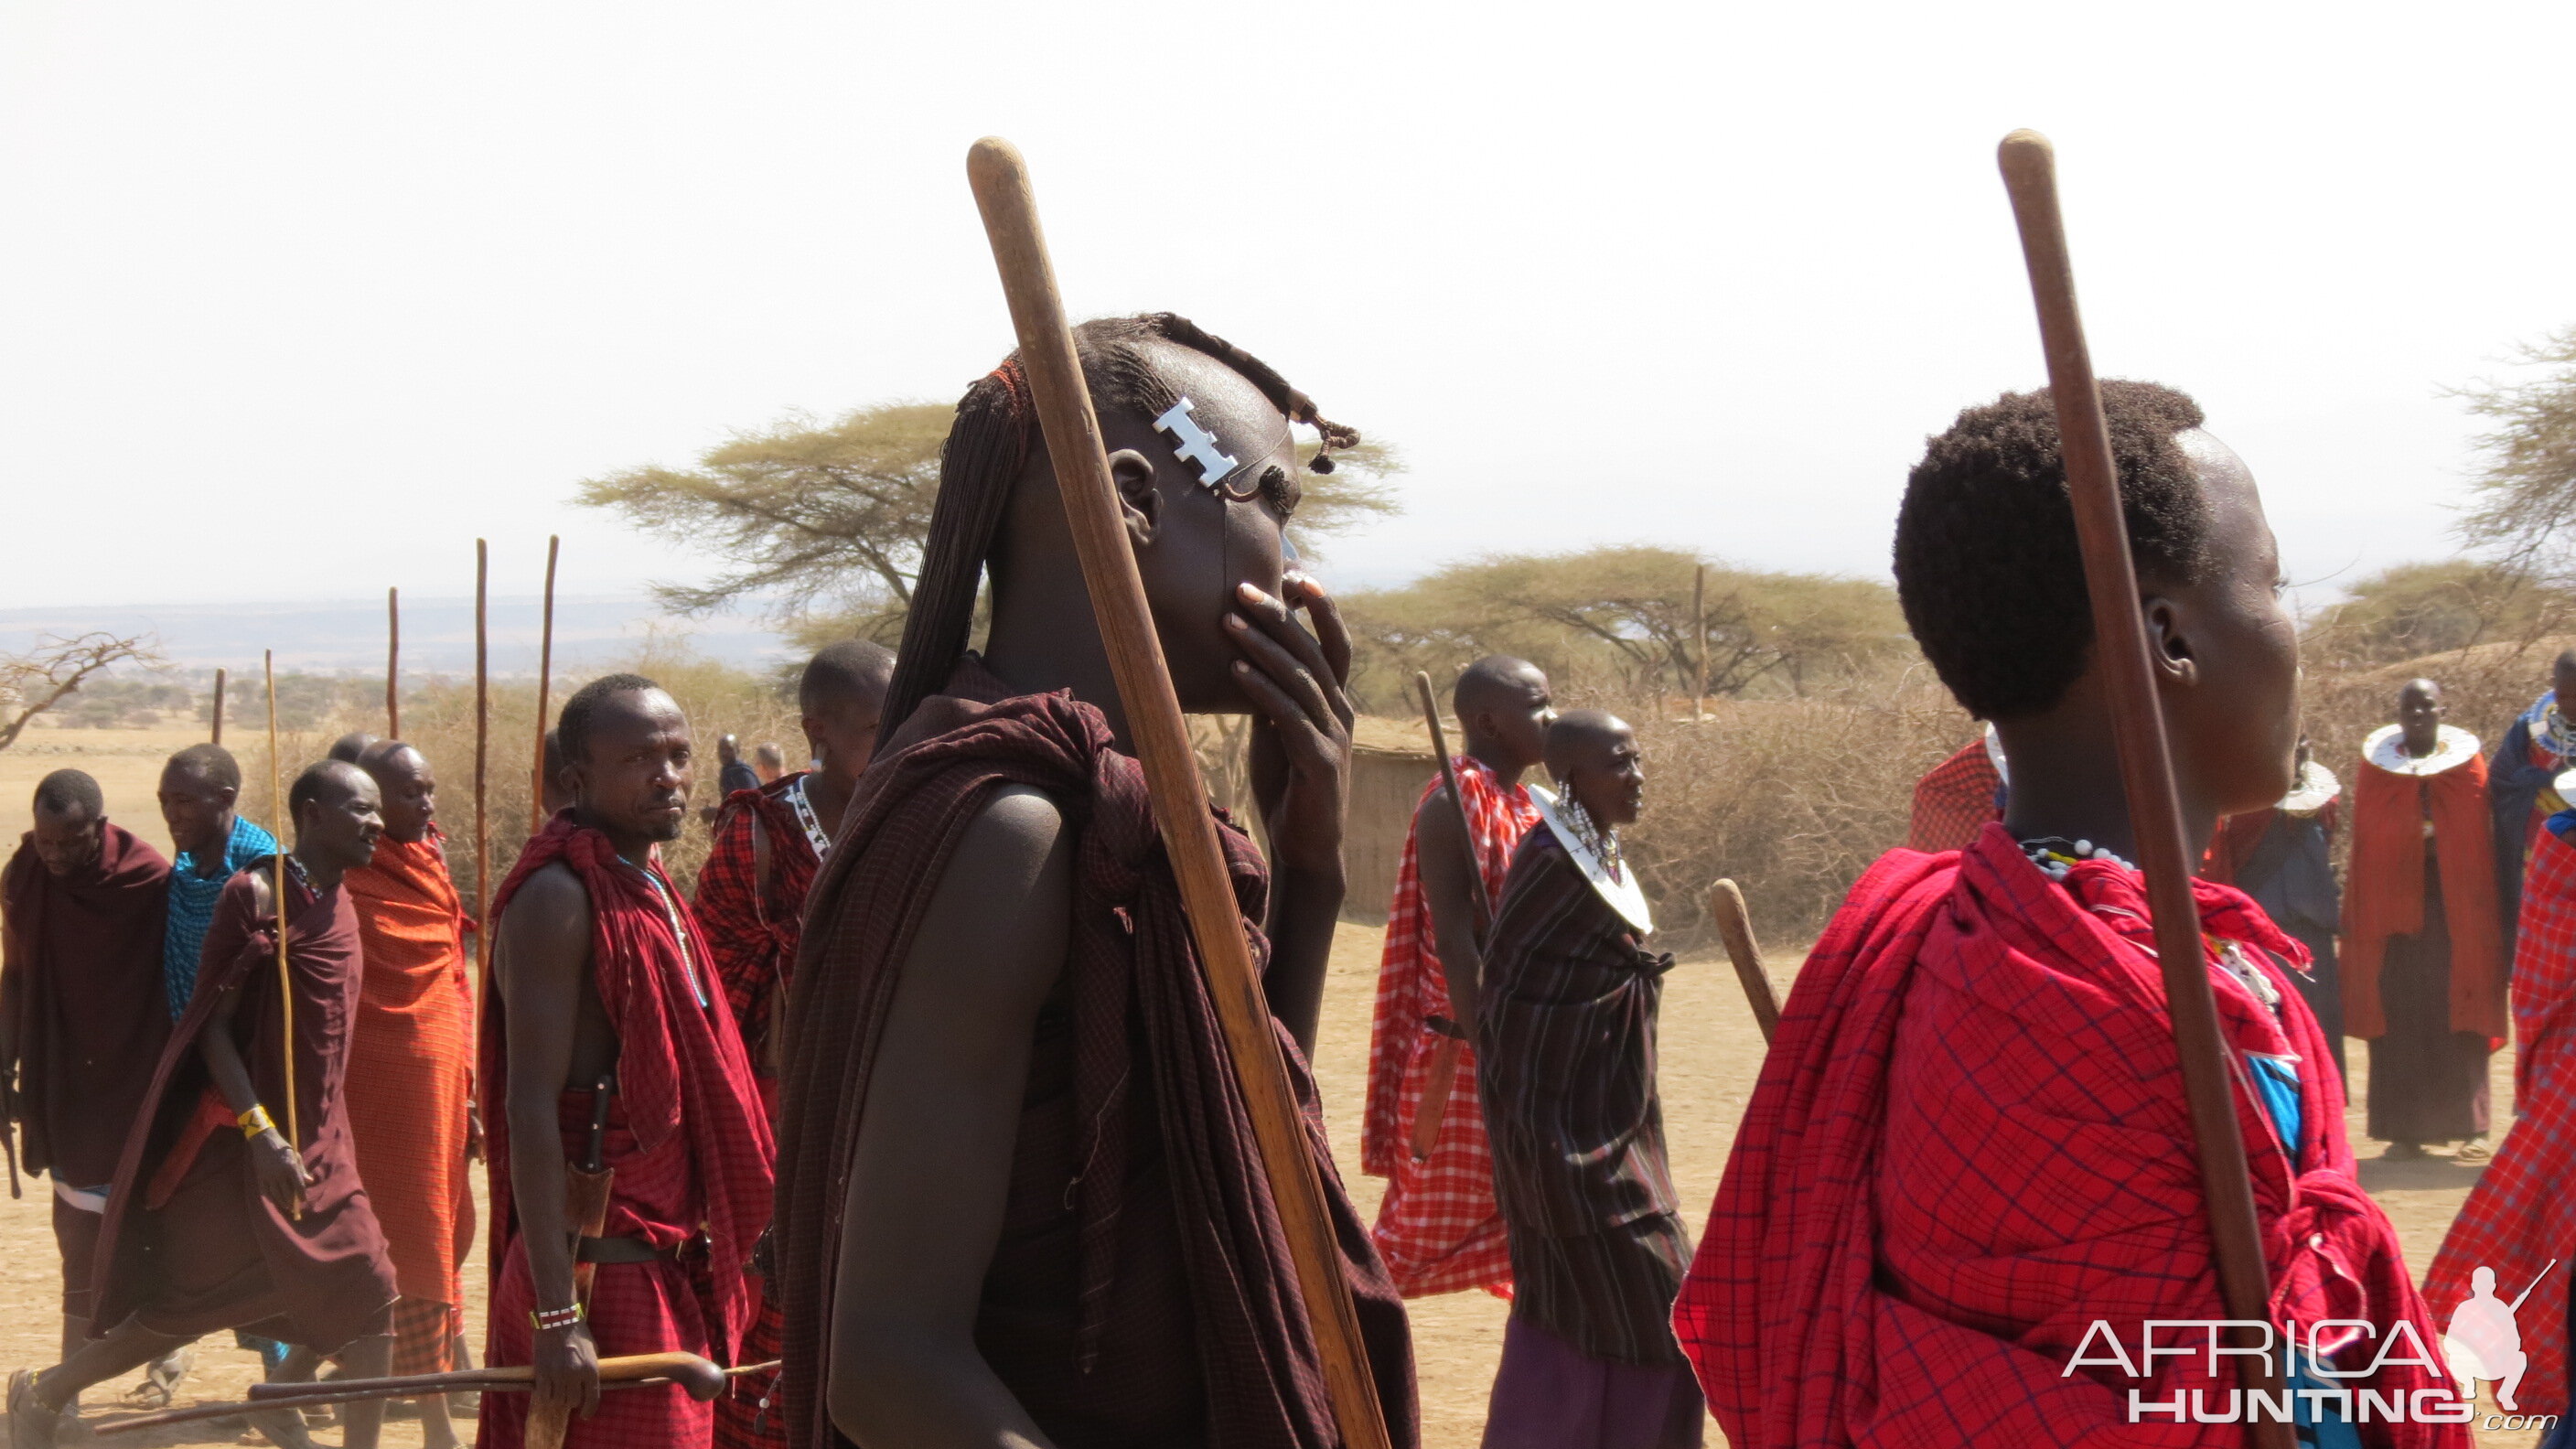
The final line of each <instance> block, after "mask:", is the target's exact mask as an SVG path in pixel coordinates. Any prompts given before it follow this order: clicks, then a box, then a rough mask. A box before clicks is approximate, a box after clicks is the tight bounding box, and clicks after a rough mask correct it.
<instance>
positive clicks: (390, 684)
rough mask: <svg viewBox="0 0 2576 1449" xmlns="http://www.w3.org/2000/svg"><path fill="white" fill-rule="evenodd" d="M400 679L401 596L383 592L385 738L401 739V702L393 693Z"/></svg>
mask: <svg viewBox="0 0 2576 1449" xmlns="http://www.w3.org/2000/svg"><path fill="white" fill-rule="evenodd" d="M401 678H402V595H401V592H400V591H399V590H396V589H387V590H385V738H386V739H389V740H398V739H401V738H402V701H401V698H400V697H399V696H398V695H396V694H395V692H394V684H395V681H397V680H399V679H401Z"/></svg>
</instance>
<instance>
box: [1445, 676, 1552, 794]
mask: <svg viewBox="0 0 2576 1449" xmlns="http://www.w3.org/2000/svg"><path fill="white" fill-rule="evenodd" d="M1449 707H1450V708H1451V709H1452V710H1454V711H1455V712H1456V713H1457V715H1458V728H1459V731H1460V732H1461V733H1463V734H1464V735H1465V736H1466V739H1465V740H1464V741H1463V743H1464V744H1465V745H1466V748H1467V753H1468V754H1471V755H1473V756H1475V757H1476V758H1477V759H1480V760H1482V761H1484V762H1485V764H1486V765H1487V766H1489V767H1491V768H1492V770H1493V771H1494V774H1495V776H1496V778H1498V779H1499V780H1501V782H1502V783H1503V784H1504V785H1505V786H1506V787H1509V786H1511V785H1513V784H1516V783H1517V782H1518V781H1519V779H1520V776H1521V772H1522V771H1524V770H1527V769H1529V768H1530V767H1531V766H1533V765H1536V764H1537V763H1538V762H1539V760H1540V757H1541V756H1542V755H1544V754H1545V752H1546V750H1547V727H1548V724H1549V722H1550V721H1552V720H1554V719H1555V718H1556V701H1555V699H1554V697H1553V696H1551V695H1550V694H1549V693H1548V688H1547V676H1546V675H1544V674H1542V673H1540V672H1539V668H1538V666H1537V665H1535V664H1532V663H1530V662H1529V661H1528V660H1526V659H1514V658H1513V657H1512V656H1510V655H1508V654H1488V655H1486V656H1485V657H1484V658H1482V659H1479V660H1477V661H1476V662H1475V663H1473V664H1470V665H1468V666H1467V667H1466V668H1465V669H1464V670H1462V671H1460V673H1459V675H1458V682H1457V684H1456V685H1454V686H1453V687H1452V688H1451V689H1450V691H1449Z"/></svg>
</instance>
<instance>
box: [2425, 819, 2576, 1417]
mask: <svg viewBox="0 0 2576 1449" xmlns="http://www.w3.org/2000/svg"><path fill="white" fill-rule="evenodd" d="M2531 851H2532V853H2531V865H2530V874H2529V875H2527V876H2525V877H2524V879H2523V883H2522V929H2521V933H2520V935H2519V937H2518V938H2517V940H2516V941H2515V944H2514V953H2513V1033H2514V1040H2515V1047H2514V1050H2515V1052H2516V1054H2517V1055H2516V1058H2515V1061H2514V1066H2513V1106H2514V1122H2513V1130H2512V1131H2510V1132H2508V1133H2506V1134H2505V1139H2504V1147H2503V1149H2502V1150H2501V1151H2499V1152H2497V1153H2496V1156H2495V1161H2493V1162H2491V1163H2489V1164H2487V1169H2486V1171H2484V1172H2482V1173H2480V1174H2479V1175H2478V1185H2477V1187H2476V1188H2475V1189H2474V1190H2472V1191H2471V1192H2470V1193H2469V1200H2468V1202H2467V1203H2466V1204H2464V1205H2463V1206H2462V1207H2461V1208H2460V1215H2459V1217H2458V1218H2457V1219H2455V1220H2453V1222H2452V1223H2451V1231H2450V1233H2449V1235H2448V1236H2446V1237H2444V1238H2443V1239H2442V1251H2441V1252H2439V1253H2437V1254H2435V1255H2434V1257H2433V1270H2432V1271H2431V1272H2430V1273H2427V1274H2425V1275H2424V1300H2425V1301H2426V1302H2427V1303H2429V1304H2431V1305H2432V1307H2433V1312H2434V1314H2435V1316H2436V1318H2437V1320H2438V1321H2440V1322H2441V1323H2442V1324H2443V1325H2444V1326H2445V1327H2448V1326H2449V1323H2450V1316H2451V1315H2452V1314H2453V1313H2455V1312H2457V1311H2458V1310H2459V1307H2460V1305H2461V1304H2462V1303H2464V1302H2466V1301H2468V1298H2469V1287H2470V1285H2469V1276H2470V1275H2471V1274H2472V1273H2474V1272H2476V1271H2477V1270H2478V1269H2480V1268H2493V1269H2494V1270H2495V1275H2496V1284H2495V1295H2496V1296H2497V1297H2498V1298H2501V1299H2503V1300H2504V1301H2505V1302H2507V1303H2511V1302H2512V1301H2513V1300H2514V1299H2515V1298H2516V1297H2518V1296H2519V1295H2520V1294H2521V1293H2522V1292H2523V1290H2524V1289H2527V1288H2528V1289H2532V1290H2533V1291H2532V1294H2531V1297H2530V1298H2529V1299H2528V1300H2526V1301H2525V1302H2524V1303H2523V1305H2522V1308H2521V1310H2520V1311H2518V1312H2516V1313H2515V1314H2514V1315H2513V1317H2514V1323H2515V1326H2516V1327H2518V1328H2520V1329H2521V1331H2522V1351H2523V1352H2524V1353H2525V1354H2527V1355H2529V1356H2530V1359H2531V1364H2530V1367H2529V1369H2528V1370H2527V1371H2526V1372H2525V1373H2524V1375H2523V1379H2522V1385H2521V1387H2520V1388H2519V1389H2518V1390H2517V1391H2516V1392H2515V1395H2514V1409H2515V1411H2516V1412H2518V1413H2524V1414H2561V1415H2563V1414H2565V1413H2566V1412H2567V1408H2568V1404H2567V1274H2568V1271H2569V1269H2570V1268H2571V1267H2576V1199H2571V1198H2570V1197H2569V1196H2568V1193H2567V1184H2566V1166H2567V1162H2568V1159H2569V1155H2570V1154H2571V1153H2576V845H2570V844H2569V843H2568V842H2567V841H2566V840H2565V839H2564V838H2562V837H2561V836H2559V834H2558V833H2557V832H2556V831H2554V830H2543V831H2542V832H2541V833H2540V839H2539V840H2538V841H2537V842H2536V843H2534V844H2533V846H2532V848H2531ZM2553 1258H2555V1259H2557V1260H2558V1263H2557V1266H2556V1267H2554V1268H2552V1267H2550V1266H2549V1264H2550V1260H2551V1259H2553ZM2535 1285H2537V1286H2536V1287H2535Z"/></svg>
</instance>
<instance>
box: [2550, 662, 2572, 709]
mask: <svg viewBox="0 0 2576 1449" xmlns="http://www.w3.org/2000/svg"><path fill="white" fill-rule="evenodd" d="M2549 687H2550V688H2551V689H2553V690H2556V691H2557V692H2558V708H2559V710H2560V711H2561V712H2562V713H2566V714H2569V715H2576V649H2561V650H2559V651H2558V659H2557V662H2556V663H2553V664H2551V665H2550V666H2549Z"/></svg>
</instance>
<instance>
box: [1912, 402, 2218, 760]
mask: <svg viewBox="0 0 2576 1449" xmlns="http://www.w3.org/2000/svg"><path fill="white" fill-rule="evenodd" d="M2102 410H2103V412H2104V413H2105V414H2106V415H2107V416H2108V418H2109V420H2110V425H2111V457H2112V461H2113V463H2114V464H2115V465H2116V466H2117V467H2118V470H2119V475H2120V505H2121V506H2120V511H2121V513H2122V514H2123V515H2124V516H2125V517H2126V518H2127V520H2128V526H2129V556H2130V558H2131V560H2132V561H2133V562H2134V563H2135V564H2136V566H2137V570H2138V573H2139V575H2140V576H2141V577H2144V578H2150V579H2153V580H2155V581H2157V582H2161V583H2170V584H2191V583H2196V582H2198V581H2199V580H2200V578H2201V576H2202V575H2203V573H2204V572H2205V571H2206V570H2207V569H2208V566H2209V501H2208V499H2206V498H2205V497H2203V496H2202V494H2201V489H2200V476H2199V475H2198V474H2197V473H2195V472H2194V471H2193V470H2192V466H2191V460H2190V459H2189V458H2186V457H2184V456H2183V451H2182V449H2181V447H2180V446H2178V445H2177V444H2176V443H2175V442H2174V434H2176V433H2179V432H2182V431H2183V430H2185V429H2187V428H2196V427H2199V426H2200V424H2201V412H2200V405H2199V404H2198V403H2195V402H2193V401H2192V400H2191V399H2190V398H2188V397H2186V396H2184V395H2183V394H2182V393H2179V392H2176V391H2175V390H2174V389H2172V388H2169V387H2165V386H2162V385H2160V384H2157V383H2152V382H2125V381H2118V380H2109V381H2105V382H2104V383H2103V384H2102ZM1896 596H1897V600H1898V602H1900V603H1901V604H1903V605H1904V608H1905V623H1906V626H1907V627H1908V628H1910V629H1912V630H1913V631H1914V642H1915V643H1916V644H1918V645H1920V646H1921V647H1922V649H1923V657H1924V658H1926V659H1928V660H1930V661H1931V662H1932V668H1933V670H1934V672H1936V673H1938V674H1939V675H1940V676H1941V682H1942V683H1943V684H1946V685H1948V686H1949V687H1950V693H1952V694H1953V695H1955V696H1957V697H1958V700H1959V703H1960V705H1961V706H1963V707H1964V708H1966V710H1967V711H1968V713H1970V714H1972V715H1975V716H1976V717H1977V718H1979V719H2017V718H2022V717H2026V716H2029V715H2034V714H2038V713H2041V712H2043V711H2045V710H2048V709H2051V708H2054V707H2055V706H2056V704H2057V702H2058V701H2059V700H2060V699H2063V698H2065V696H2066V691H2067V690H2068V689H2070V688H2072V687H2073V686H2074V684H2075V681H2076V680H2078V679H2080V678H2082V677H2083V674H2084V669H2085V665H2086V657H2087V655H2088V654H2089V653H2090V652H2091V650H2092V647H2093V610H2092V607H2091V605H2090V604H2089V603H2088V602H2087V600H2086V596H2085V592H2084V557H2083V554H2082V553H2081V552H2080V551H2079V550H2078V549H2077V548H2076V544H2075V511H2074V508H2073V506H2072V505H2071V504H2069V503H2068V501H2067V495H2066V463H2065V460H2064V458H2063V457H2061V456H2060V454H2059V452H2058V447H2057V409H2056V405H2055V403H2053V402H2052V401H2051V400H2050V398H2049V394H2048V392H2047V390H2046V389H2042V390H2040V391H2038V392H2008V393H2005V394H2004V395H2003V396H2002V397H2000V398H1997V399H1995V400H1994V401H1993V402H1991V403H1988V404H1986V405H1985V406H1983V407H1973V408H1968V409H1966V410H1965V411H1963V412H1961V413H1960V414H1959V419H1958V421H1957V422H1954V423H1952V424H1951V425H1950V430H1949V431H1948V432H1945V433H1943V434H1941V435H1940V436H1939V437H1936V438H1934V439H1932V440H1931V442H1930V443H1929V444H1928V445H1927V446H1926V447H1925V448H1924V450H1923V461H1922V462H1920V463H1917V464H1915V465H1914V471H1913V473H1912V474H1910V475H1909V476H1908V477H1907V478H1906V480H1905V502H1904V504H1903V505H1902V506H1901V507H1900V508H1899V509H1898V510H1897V514H1896Z"/></svg>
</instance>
